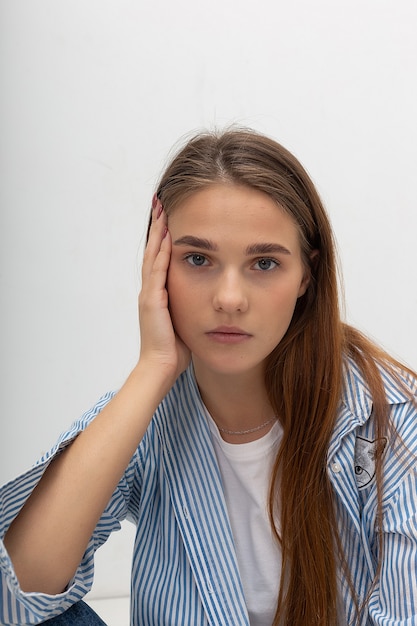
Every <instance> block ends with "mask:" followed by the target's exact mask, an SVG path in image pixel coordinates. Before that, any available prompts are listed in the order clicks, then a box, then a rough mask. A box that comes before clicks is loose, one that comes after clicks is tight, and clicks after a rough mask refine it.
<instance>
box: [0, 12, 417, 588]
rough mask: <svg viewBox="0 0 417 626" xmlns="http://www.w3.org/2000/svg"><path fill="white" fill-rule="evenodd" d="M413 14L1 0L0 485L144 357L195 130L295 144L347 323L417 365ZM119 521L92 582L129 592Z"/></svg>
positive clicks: (416, 52)
mask: <svg viewBox="0 0 417 626" xmlns="http://www.w3.org/2000/svg"><path fill="white" fill-rule="evenodd" d="M416 22H417V5H416V3H415V2H414V0H341V1H337V0H336V1H335V0H315V1H314V2H311V1H310V0H295V1H294V2H282V1H280V0H259V1H258V2H256V3H254V2H253V1H252V0H239V2H237V0H235V1H234V2H231V1H230V0H210V2H195V1H194V0H178V1H176V2H169V1H168V0H165V1H163V0H153V1H152V2H144V1H142V2H139V1H137V0H136V1H134V0H61V1H57V0H1V3H0V93H1V98H0V107H1V110H0V113H1V115H0V168H1V169H0V194H1V195H0V201H1V223H0V229H1V232H0V237H1V273H0V280H1V286H0V297H1V302H0V305H1V321H2V323H1V367H2V371H1V394H0V403H1V404H0V411H1V437H0V482H4V481H5V480H7V479H9V478H10V477H12V476H14V475H15V474H16V473H17V472H18V471H20V470H22V469H24V468H25V467H26V466H27V465H28V464H29V463H31V462H32V461H33V460H34V459H36V458H37V457H38V456H39V455H40V454H41V453H42V452H43V451H44V450H45V449H47V448H48V447H49V446H50V445H51V444H52V443H53V441H54V440H55V438H56V436H57V435H58V433H59V432H60V431H61V430H62V429H64V428H65V427H66V426H67V425H68V424H69V423H70V422H71V421H72V419H74V418H75V417H77V416H78V415H79V414H80V413H81V412H83V411H84V410H85V409H87V408H89V407H90V406H91V405H92V404H93V403H94V402H95V400H96V399H97V398H98V397H99V396H100V395H101V394H102V393H103V392H104V391H106V390H108V389H111V388H117V387H118V386H119V385H120V383H121V382H122V381H123V379H124V377H125V376H126V374H127V373H128V371H129V368H130V367H131V366H132V364H133V363H134V361H135V359H136V355H137V351H138V332H137V322H136V318H137V312H136V294H137V291H138V288H139V275H138V268H139V266H140V257H141V252H142V244H143V236H144V224H145V221H146V214H147V211H148V207H149V204H150V198H151V196H152V193H153V185H154V183H155V181H156V179H157V176H158V174H159V172H160V171H161V169H162V167H163V164H164V162H165V159H166V156H167V154H168V151H169V149H170V147H171V146H172V145H173V144H174V143H175V141H177V139H179V138H180V137H181V136H182V135H183V134H184V133H187V132H189V131H190V130H195V129H198V128H201V127H206V126H209V127H212V126H213V125H216V126H224V125H226V124H230V123H232V122H238V123H240V124H244V125H248V126H252V127H254V128H256V129H258V130H260V131H263V132H265V133H267V134H269V135H271V136H273V137H275V138H276V139H278V140H279V141H281V142H282V143H283V144H284V145H286V146H287V147H288V148H290V149H291V150H293V151H294V152H295V154H296V155H297V156H298V157H299V158H300V159H301V161H302V162H303V163H304V164H305V165H306V167H307V169H308V170H309V171H310V173H311V175H312V176H313V178H314V180H315V181H316V183H317V185H318V187H319V189H320V191H321V193H322V196H323V197H324V199H325V202H326V204H327V207H328V209H329V212H330V215H331V218H332V220H333V224H334V227H335V230H336V235H337V239H338V242H339V245H340V249H341V257H342V261H343V267H344V276H345V287H346V295H347V303H348V306H347V316H348V319H349V320H350V321H353V322H354V323H356V324H357V325H359V326H360V327H361V328H362V329H364V330H366V331H368V332H369V333H371V334H372V335H373V336H374V337H375V338H376V339H378V340H379V341H381V342H383V344H384V345H385V346H386V347H387V348H389V349H390V350H391V351H393V352H394V353H395V354H397V355H399V356H400V357H402V358H403V359H405V360H406V361H407V362H408V363H409V364H411V365H412V366H413V367H417V341H416V340H417V331H416V325H415V320H416V319H417V292H416V278H415V266H416V260H417V253H416V245H415V237H416V235H415V233H416V226H417V217H416V209H415V197H416V175H415V172H416V165H417V158H416V157H417V125H416V111H417V74H416V58H417V38H416V36H415V33H416V25H417V24H416ZM123 533H125V534H123ZM123 533H122V535H121V538H118V539H115V541H116V542H119V543H117V546H118V547H117V549H116V548H114V546H115V545H116V544H111V546H110V547H109V548H108V550H110V551H112V550H113V552H112V553H111V558H110V556H109V558H108V559H107V561H106V557H105V556H103V557H102V558H103V560H104V562H105V563H104V564H103V563H102V564H101V569H100V571H101V572H102V574H101V575H100V576H101V581H99V584H98V587H97V593H98V594H99V593H122V592H124V591H125V589H126V584H127V583H126V580H127V576H126V575H125V576H124V577H123V576H122V575H120V570H121V569H122V570H123V568H125V569H126V564H125V563H124V561H123V559H122V561H123V562H122V563H120V564H119V565H117V566H115V565H114V562H115V559H116V557H118V556H119V555H120V553H121V552H124V553H126V552H128V550H129V548H127V547H126V544H128V543H129V541H130V535H129V532H128V531H123ZM112 546H113V547H112ZM119 546H120V548H119ZM109 554H110V553H109ZM127 558H129V557H127ZM106 562H107V564H109V567H107V566H106ZM123 571H125V570H123ZM112 573H113V576H112ZM120 580H122V582H120Z"/></svg>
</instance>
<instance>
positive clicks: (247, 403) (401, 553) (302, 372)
mask: <svg viewBox="0 0 417 626" xmlns="http://www.w3.org/2000/svg"><path fill="white" fill-rule="evenodd" d="M139 317H140V328H141V346H140V358H139V360H138V364H137V365H136V367H135V368H134V369H133V371H132V372H131V374H130V376H129V378H128V379H127V381H126V383H125V384H124V385H123V387H122V388H121V389H120V390H119V392H118V393H117V394H108V395H106V396H104V397H103V398H102V399H101V400H100V401H99V402H98V404H97V405H96V406H95V407H94V408H93V409H92V410H91V411H89V412H88V413H87V414H86V415H84V416H83V418H82V419H81V420H79V421H78V422H76V423H75V424H74V425H73V427H72V429H71V430H70V431H69V432H68V433H66V434H65V435H63V436H62V438H61V439H60V441H59V442H58V443H57V445H56V446H55V447H54V448H53V450H52V451H51V452H50V453H48V454H47V455H46V456H45V457H44V458H43V459H42V460H41V461H40V462H39V463H38V464H37V465H36V466H35V467H34V468H33V469H32V470H30V471H29V472H28V473H27V474H25V475H24V476H22V477H20V478H18V479H16V480H15V481H13V482H12V483H10V484H8V485H6V486H5V487H4V488H3V490H2V492H1V507H2V509H1V537H4V546H3V544H2V551H1V560H0V566H1V571H2V579H1V580H2V585H3V587H2V592H1V594H0V602H1V615H0V621H1V623H2V624H23V623H39V622H41V621H42V620H46V619H48V618H52V617H54V616H56V615H58V614H60V613H62V612H63V611H64V610H66V609H68V608H69V607H70V606H71V605H74V603H76V602H77V601H79V600H80V599H81V598H82V596H83V595H84V594H85V593H86V592H87V591H88V589H89V588H90V586H91V584H92V578H93V555H94V551H95V550H96V549H97V548H98V547H99V545H100V544H102V543H103V542H104V541H105V540H106V538H107V537H108V535H109V534H110V533H111V532H112V531H113V530H114V529H117V528H118V527H119V521H120V520H122V519H125V518H130V519H131V520H132V521H134V523H135V524H136V526H137V535H136V541H135V547H134V558H133V566H132V594H131V595H132V597H131V602H132V604H131V623H132V625H134V626H139V625H147V626H162V625H167V626H168V625H169V626H172V625H177V624H178V625H181V626H185V625H190V626H197V625H198V626H200V625H211V626H243V625H249V624H250V625H251V626H271V625H274V626H278V625H280V626H281V625H283V624H286V625H291V626H306V625H308V626H311V625H320V626H334V625H336V624H352V625H353V624H358V625H359V624H361V625H368V624H373V625H377V624H378V625H382V624H384V625H388V624H390V625H394V624H395V625H397V626H399V625H403V626H405V625H407V626H410V625H411V624H415V623H417V582H416V570H417V528H416V510H417V480H416V462H415V460H416V448H417V421H416V418H417V410H416V379H415V377H414V375H413V373H412V372H410V371H409V370H408V369H407V368H405V367H403V366H401V365H400V364H399V363H397V362H396V361H395V360H394V359H392V358H391V357H390V356H389V355H387V354H386V353H384V352H383V351H382V350H380V349H379V348H378V347H376V346H375V345H374V344H372V343H371V342H370V341H368V340H367V339H366V338H365V337H363V336H362V335H361V334H360V333H359V332H358V331H356V330H354V329H353V328H351V327H350V326H347V325H346V324H344V323H343V322H342V321H341V318H340V313H339V308H338V287H337V281H336V268H335V253H334V244H333V239H332V232H331V228H330V225H329V221H328V218H327V216H326V213H325V211H324V209H323V206H322V204H321V202H320V199H319V197H318V195H317V192H316V190H315V188H314V186H313V184H312V182H311V180H310V179H309V177H308V175H307V174H306V172H305V171H304V169H303V168H302V166H301V165H300V164H299V163H298V161H297V160H296V159H295V158H294V157H293V156H292V155H291V154H290V153H288V151H286V150H285V149H284V148H283V147H282V146H280V145H279V144H277V143H275V142H274V141H272V140H270V139H268V138H266V137H264V136H261V135H259V134H257V133H254V132H251V131H228V132H225V133H223V134H215V133H214V134H210V133H208V134H201V135H199V136H197V137H195V138H194V139H192V140H191V141H189V142H188V143H187V145H186V146H185V147H184V148H183V149H182V150H181V151H180V152H179V153H178V154H177V155H176V157H175V158H174V159H173V161H172V163H171V164H170V165H169V166H168V168H167V170H166V172H165V173H164V175H163V176H162V179H161V181H160V183H159V186H158V188H157V191H156V194H155V196H154V200H153V203H152V216H151V221H150V226H149V237H148V244H147V247H146V251H145V257H144V262H143V273H142V291H141V294H140V297H139ZM36 485H37V486H36ZM35 486H36V487H35ZM23 505H24V506H23ZM75 606H76V607H78V606H80V605H75ZM72 610H74V609H72ZM70 614H71V613H70V612H68V613H66V619H68V616H69V615H70ZM60 619H61V618H58V620H57V621H55V620H52V621H54V623H69V622H68V621H67V622H62V621H59V620H60ZM76 623H81V622H80V621H76ZM89 623H92V622H89Z"/></svg>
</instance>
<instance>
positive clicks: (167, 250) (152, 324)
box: [139, 196, 191, 382]
mask: <svg viewBox="0 0 417 626" xmlns="http://www.w3.org/2000/svg"><path fill="white" fill-rule="evenodd" d="M152 206H153V209H152V223H151V228H150V231H149V239H148V243H147V246H146V250H145V255H144V259H143V266H142V289H141V292H140V295H139V323H140V335H141V349H140V362H141V363H142V362H147V363H149V365H150V366H152V367H154V366H156V367H158V368H160V369H161V370H163V371H165V372H166V373H167V374H168V375H170V376H172V378H173V380H172V382H174V381H175V379H176V378H177V377H178V376H179V374H180V373H181V372H182V371H184V370H185V369H186V367H187V366H188V364H189V362H190V358H191V354H190V351H189V349H188V348H187V346H186V345H185V344H184V343H183V342H182V341H181V339H180V338H179V337H178V335H177V334H176V333H175V330H174V327H173V324H172V320H171V315H170V312H169V308H168V292H167V289H166V281H167V273H168V268H169V263H170V259H171V236H170V234H169V231H168V228H167V217H166V214H165V212H164V211H163V208H162V204H161V202H160V200H159V199H157V198H156V196H154V200H153V203H152Z"/></svg>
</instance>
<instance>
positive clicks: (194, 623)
mask: <svg viewBox="0 0 417 626" xmlns="http://www.w3.org/2000/svg"><path fill="white" fill-rule="evenodd" d="M383 376H384V381H385V385H386V390H387V397H388V400H389V403H390V404H391V405H392V407H391V409H392V420H393V422H394V425H395V427H396V429H397V432H398V435H399V436H398V437H397V438H396V439H395V441H394V440H387V441H386V442H382V443H385V452H384V475H385V484H384V496H383V506H384V518H383V527H382V530H383V549H384V553H383V567H382V572H381V577H380V580H379V581H378V584H377V585H376V586H375V587H374V588H373V590H372V593H371V595H370V598H369V602H368V605H367V610H366V611H365V614H364V615H363V617H362V619H361V626H365V625H371V624H372V625H378V626H393V625H396V626H400V625H401V626H406V625H407V626H411V625H412V624H413V625H415V624H417V524H416V519H417V516H416V511H417V476H416V463H415V458H416V453H417V419H416V418H417V411H416V408H415V406H413V404H412V403H411V402H410V395H409V394H407V393H406V392H405V391H404V390H403V388H401V387H400V386H399V384H398V382H397V381H396V380H395V379H394V378H393V377H392V376H390V375H389V374H387V373H386V372H384V373H383ZM345 380H346V385H345V392H344V395H343V401H342V403H341V408H340V412H339V416H338V420H337V423H336V426H335V431H334V436H333V438H332V442H331V445H330V448H329V457H328V471H329V475H330V479H331V482H332V485H333V487H334V492H335V501H336V510H337V515H338V520H339V528H340V536H341V539H342V544H343V545H344V547H345V550H346V557H347V562H348V564H349V567H350V570H351V575H352V581H353V584H354V588H355V590H356V592H357V594H358V596H359V598H365V597H367V594H368V592H369V590H370V586H371V582H372V579H373V576H374V573H375V567H376V558H377V549H378V545H377V541H376V535H375V526H376V519H375V512H376V494H375V485H374V480H373V473H372V472H373V458H372V454H373V449H374V446H375V442H374V439H375V437H374V432H373V428H374V424H373V420H372V416H371V411H372V401H371V398H370V396H369V393H368V391H367V389H366V386H365V385H364V383H363V380H362V378H361V375H360V372H359V371H357V369H356V368H355V366H354V365H353V364H351V363H349V365H348V367H347V368H346V376H345ZM406 384H407V386H408V387H409V388H411V389H412V393H413V394H414V396H415V395H416V383H415V381H411V380H408V381H406ZM111 397H112V394H107V395H106V396H104V397H103V398H102V399H101V400H100V401H99V402H98V404H97V405H96V406H95V407H94V408H93V409H92V410H91V411H89V412H88V413H86V414H85V415H84V416H83V417H82V418H81V419H80V420H79V421H77V422H76V423H75V424H74V425H73V427H72V428H71V429H70V430H69V431H68V432H67V433H65V434H64V435H63V436H62V437H61V438H60V440H59V441H58V443H57V444H56V446H55V447H54V448H53V449H52V450H51V451H50V452H49V453H48V454H46V455H45V457H43V458H42V459H41V460H40V461H39V463H38V464H37V465H36V466H35V467H34V468H32V469H31V470H30V471H28V472H27V473H26V474H24V475H22V476H20V477H19V478H17V479H16V480H14V481H12V482H10V483H8V484H7V485H5V486H4V487H3V488H2V489H1V491H0V506H1V515H0V537H4V533H5V532H6V530H7V528H8V526H9V524H10V523H11V521H12V519H13V518H14V517H15V515H16V514H17V513H18V511H19V510H20V508H21V507H22V505H23V503H24V501H25V500H26V498H27V497H28V495H29V494H30V492H31V491H32V489H33V487H34V486H35V484H36V483H37V481H38V480H39V479H40V477H41V475H42V473H43V471H44V470H45V467H46V466H47V464H48V463H49V461H50V460H51V458H53V456H54V455H56V454H57V453H58V452H59V450H61V449H62V448H63V447H65V446H66V445H68V443H69V442H70V441H71V440H72V439H73V438H74V437H75V436H76V434H77V433H78V432H79V431H80V430H82V429H84V428H85V427H86V425H87V424H88V423H89V422H90V421H91V420H92V419H94V417H95V416H96V415H97V414H98V413H99V411H100V410H101V409H102V407H103V406H104V405H105V404H106V403H107V402H108V401H109V400H110V398H111ZM126 518H128V519H130V520H131V521H133V522H134V523H135V524H136V526H137V535H136V541H135V548H134V559H133V566H132V590H131V596H132V607H131V624H132V626H164V625H165V626H176V625H178V626H205V625H207V626H208V625H210V626H245V625H246V626H249V619H248V614H247V610H246V606H245V599H244V595H243V590H242V584H241V581H240V577H239V572H238V566H237V560H236V555H235V550H234V545H233V537H232V532H231V529H230V524H229V521H228V516H227V509H226V503H225V501H224V496H223V490H222V484H221V478H220V473H219V469H218V466H217V462H216V457H215V453H214V450H213V446H212V442H211V437H210V432H209V428H208V424H207V420H206V418H205V410H204V407H203V405H202V403H201V399H200V396H199V393H198V389H197V385H196V383H195V380H194V375H193V371H192V369H191V368H190V369H189V370H187V372H185V373H184V374H183V375H182V376H181V377H180V378H179V379H178V381H177V382H176V384H175V386H174V387H173V388H172V390H171V391H170V393H169V394H168V396H167V397H166V398H165V400H164V401H163V402H162V403H161V405H160V406H159V408H158V410H157V412H156V414H155V416H154V418H153V420H152V422H151V424H150V426H149V428H148V431H147V433H146V435H145V437H144V439H143V441H142V442H141V444H140V446H139V448H138V450H137V451H136V453H135V455H134V457H133V458H132V460H131V463H130V464H129V466H128V468H127V470H126V472H125V475H124V476H123V479H122V480H121V481H120V483H119V485H118V488H117V489H116V491H115V493H114V494H113V497H112V499H111V501H110V503H109V505H108V506H107V508H106V510H105V512H104V513H103V516H102V518H101V520H100V522H99V524H98V526H97V528H96V530H95V532H94V535H93V537H92V538H91V541H90V544H89V546H88V549H87V551H86V553H85V555H84V558H83V561H82V563H81V565H80V567H79V569H78V571H77V573H76V575H75V577H74V579H73V580H72V581H71V583H70V585H69V586H68V589H67V591H66V592H65V593H63V594H60V595H58V596H47V595H44V594H39V593H36V594H25V593H23V592H21V590H20V589H19V585H18V582H17V580H16V577H15V575H14V572H13V568H12V565H11V563H10V560H9V558H8V556H7V553H6V551H5V549H4V547H3V544H2V542H0V571H1V578H0V624H2V625H9V624H38V623H40V622H42V621H43V620H45V619H47V618H50V617H52V616H54V615H57V614H59V613H60V612H62V611H63V610H65V609H66V608H68V606H70V605H71V604H72V603H74V602H75V601H77V600H78V599H80V598H81V597H83V596H84V594H85V593H86V592H87V591H88V590H89V589H90V588H91V585H92V579H93V556H94V552H95V550H96V549H97V548H98V547H99V546H100V545H101V544H102V543H103V542H104V541H106V539H107V537H108V536H109V534H110V533H111V532H112V531H114V530H117V529H118V528H119V527H120V521H121V520H123V519H126ZM340 589H341V606H342V609H341V615H340V624H348V623H351V622H352V620H353V618H354V615H355V611H354V604H353V601H352V598H351V594H350V590H349V586H348V585H347V583H346V580H345V578H344V576H343V575H342V574H341V575H340Z"/></svg>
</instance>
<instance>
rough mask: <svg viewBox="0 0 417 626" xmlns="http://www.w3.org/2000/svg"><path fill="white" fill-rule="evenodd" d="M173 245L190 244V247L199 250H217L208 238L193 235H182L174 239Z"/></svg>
mask: <svg viewBox="0 0 417 626" xmlns="http://www.w3.org/2000/svg"><path fill="white" fill-rule="evenodd" d="M174 246H191V247H192V248H199V249H200V250H218V247H217V246H216V244H214V243H213V242H212V241H210V240H209V239H203V238H201V237H193V235H184V237H180V238H179V239H176V240H175V241H174Z"/></svg>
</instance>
